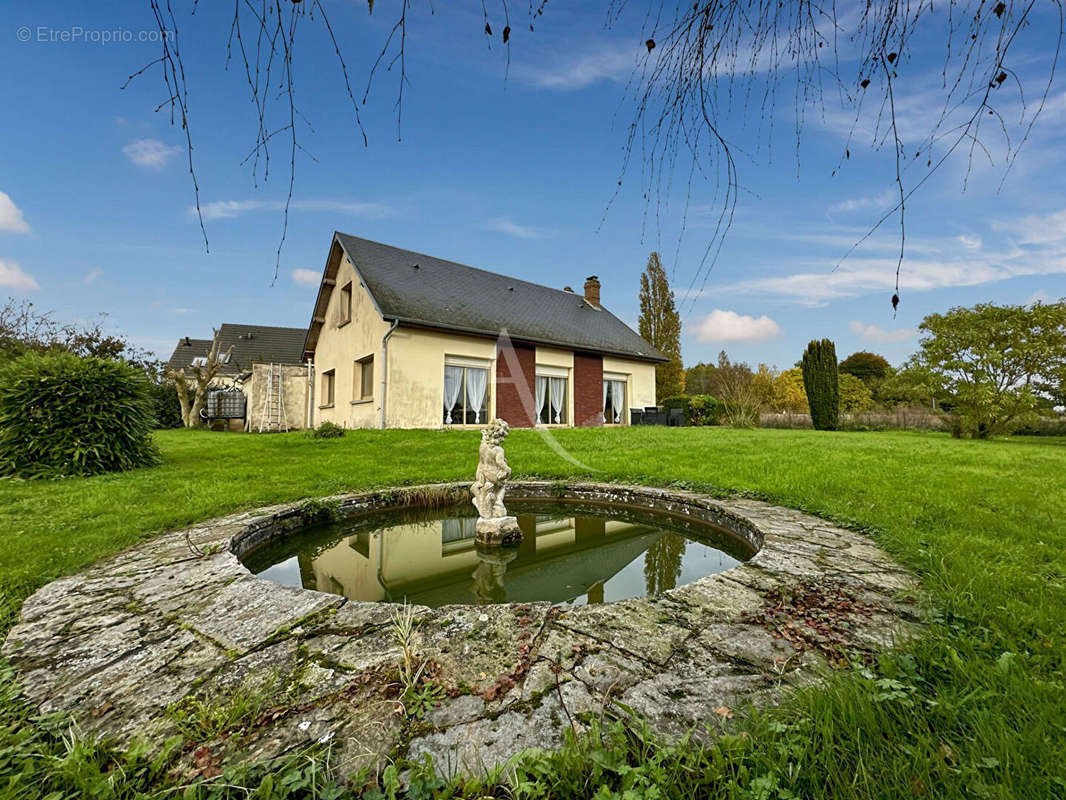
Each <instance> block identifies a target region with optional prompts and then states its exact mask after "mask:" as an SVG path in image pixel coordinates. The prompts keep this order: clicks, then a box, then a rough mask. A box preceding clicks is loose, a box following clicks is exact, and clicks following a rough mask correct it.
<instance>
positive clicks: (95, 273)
mask: <svg viewBox="0 0 1066 800" xmlns="http://www.w3.org/2000/svg"><path fill="white" fill-rule="evenodd" d="M103 274H104V271H103V270H102V269H100V268H99V267H96V268H95V269H91V270H89V271H88V272H87V273H86V274H85V277H84V278H82V279H81V282H82V283H84V284H85V285H86V286H92V285H93V284H94V283H96V281H97V279H98V278H99V277H100V276H101V275H103Z"/></svg>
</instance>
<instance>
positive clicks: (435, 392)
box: [385, 327, 496, 428]
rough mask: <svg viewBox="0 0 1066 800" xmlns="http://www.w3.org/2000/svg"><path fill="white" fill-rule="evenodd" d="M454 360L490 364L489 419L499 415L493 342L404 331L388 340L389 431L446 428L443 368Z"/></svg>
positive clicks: (435, 333)
mask: <svg viewBox="0 0 1066 800" xmlns="http://www.w3.org/2000/svg"><path fill="white" fill-rule="evenodd" d="M449 356H451V357H454V358H458V359H472V360H475V361H481V362H484V363H485V366H486V367H487V368H488V370H489V383H488V390H487V391H488V393H489V398H488V410H489V417H490V418H491V417H492V416H494V415H495V413H496V394H495V391H494V389H495V384H496V341H495V340H494V339H484V338H480V337H477V336H463V335H461V334H451V333H445V332H443V331H430V330H423V329H420V328H406V327H399V328H397V329H396V331H395V332H394V333H393V334H392V336H391V337H390V338H389V378H388V380H389V385H388V389H387V392H388V400H387V412H386V421H385V424H386V426H387V427H389V428H442V427H444V420H443V417H444V413H443V412H444V362H445V360H446V359H447V358H448V357H449ZM449 427H461V426H458V425H456V426H449Z"/></svg>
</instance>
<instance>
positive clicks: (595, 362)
mask: <svg viewBox="0 0 1066 800" xmlns="http://www.w3.org/2000/svg"><path fill="white" fill-rule="evenodd" d="M574 424H575V425H577V426H578V427H582V428H585V427H593V426H596V425H602V424H603V356H600V355H595V354H592V353H574Z"/></svg>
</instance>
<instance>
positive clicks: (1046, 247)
mask: <svg viewBox="0 0 1066 800" xmlns="http://www.w3.org/2000/svg"><path fill="white" fill-rule="evenodd" d="M992 227H993V229H995V230H999V231H1004V232H1007V233H1008V239H1009V240H1010V241H1008V242H1007V243H1005V244H1004V245H1003V246H1001V247H998V248H989V247H987V246H986V245H985V244H984V243H983V242H981V241H980V239H979V237H977V236H974V235H972V234H971V235H966V236H963V237H958V236H942V237H924V238H908V239H907V249H906V257H905V259H904V261H903V267H902V269H901V270H900V274H899V287H900V289H902V290H914V291H926V290H931V289H942V288H953V287H960V286H979V285H982V284H986V283H995V282H998V281H1005V280H1010V279H1012V278H1017V277H1023V276H1040V275H1062V274H1066V210H1063V211H1058V212H1055V213H1052V214H1047V215H1034V216H1028V217H1022V218H1019V219H1016V220H1008V221H1003V222H999V223H997V224H995V225H993V226H992ZM842 241H846V238H845V239H843V240H842ZM852 243H854V240H852ZM978 243H979V246H976V245H978ZM825 244H828V243H825ZM891 244H892V243H891V241H890V240H885V241H884V242H883V243H882V242H879V241H877V240H871V241H869V242H867V243H865V244H864V245H863V248H864V250H872V251H874V252H873V254H871V255H870V256H868V257H866V258H858V257H856V256H851V257H849V258H848V259H847V260H845V261H844V262H843V263H842V264H840V265H839V266H838V267H836V268H835V269H834V268H833V266H832V262H833V260H832V259H830V258H816V257H809V258H803V259H795V260H794V261H793V265H794V267H795V268H796V271H795V272H792V273H791V274H786V275H777V276H771V277H766V278H756V279H752V280H746V281H738V282H736V283H732V284H727V285H722V286H714V287H709V288H708V289H706V290H705V291H706V292H714V293H716V294H720V293H722V292H737V293H752V292H757V293H768V294H776V295H782V296H784V297H788V298H791V299H792V300H794V301H795V302H797V303H801V304H804V305H811V306H818V305H824V304H825V303H827V302H829V301H830V300H834V299H839V298H844V297H858V296H862V295H867V294H872V293H876V292H884V293H887V294H891V293H892V292H893V291H894V290H895V286H896V265H897V260H898V255H897V254H896V253H893V252H891V249H892V248H891ZM883 245H884V246H883ZM898 246H899V240H898V239H897V240H896V241H895V247H898Z"/></svg>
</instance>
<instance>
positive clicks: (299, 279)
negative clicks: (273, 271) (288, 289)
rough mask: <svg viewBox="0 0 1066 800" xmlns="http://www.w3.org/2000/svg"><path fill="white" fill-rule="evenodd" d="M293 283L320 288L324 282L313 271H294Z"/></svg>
mask: <svg viewBox="0 0 1066 800" xmlns="http://www.w3.org/2000/svg"><path fill="white" fill-rule="evenodd" d="M292 282H293V283H298V284H300V285H301V286H318V285H319V284H320V283H321V282H322V276H321V275H320V274H319V273H318V272H315V271H314V270H313V269H294V270H293V271H292Z"/></svg>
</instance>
